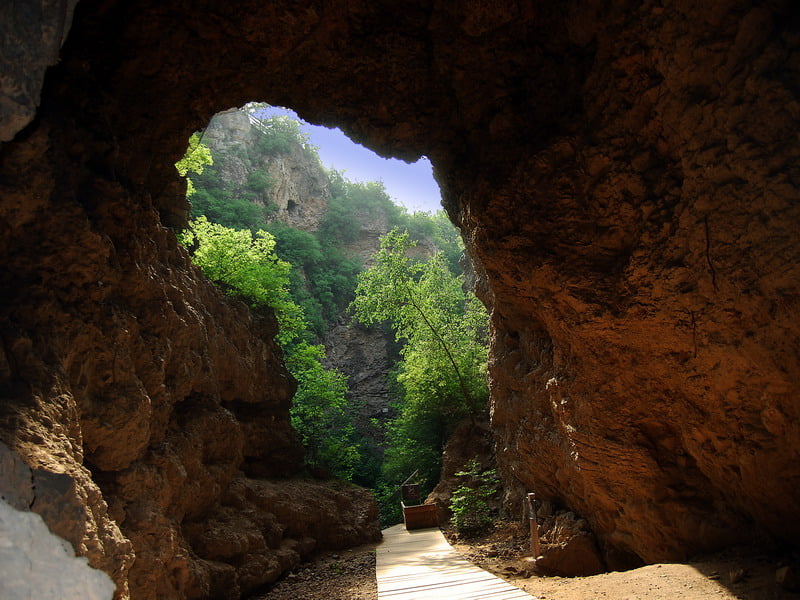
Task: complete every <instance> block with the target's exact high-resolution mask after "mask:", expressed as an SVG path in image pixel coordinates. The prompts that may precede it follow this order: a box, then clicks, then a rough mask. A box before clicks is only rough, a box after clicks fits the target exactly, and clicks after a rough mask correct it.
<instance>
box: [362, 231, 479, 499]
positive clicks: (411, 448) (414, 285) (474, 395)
mask: <svg viewBox="0 0 800 600" xmlns="http://www.w3.org/2000/svg"><path fill="white" fill-rule="evenodd" d="M413 246H414V242H413V241H412V240H411V239H410V236H409V234H408V233H407V232H403V233H400V232H399V231H397V230H393V231H392V232H390V233H388V234H387V235H386V236H384V237H383V238H382V240H381V248H380V250H379V251H378V253H377V254H375V256H374V257H373V259H374V265H373V266H372V267H371V268H370V269H369V270H367V271H365V272H364V273H362V274H361V275H359V278H358V286H357V288H356V297H355V300H354V301H353V303H352V307H353V309H354V312H355V316H356V318H357V319H359V320H360V321H361V322H362V323H365V324H374V323H379V322H381V321H388V322H389V323H390V324H391V326H392V327H393V329H394V330H395V333H396V337H397V338H398V339H399V340H403V341H404V342H405V345H404V346H403V348H402V349H401V356H402V360H401V361H400V363H399V365H398V367H397V370H396V381H397V384H398V386H399V389H400V395H401V400H400V401H399V402H398V403H397V404H396V405H395V409H396V411H397V417H396V418H395V419H393V420H392V421H391V422H390V423H389V424H388V426H387V432H386V439H387V442H388V447H387V449H386V452H385V458H384V467H383V477H384V480H385V481H387V482H392V481H394V482H397V481H402V480H403V479H405V477H407V476H408V475H409V474H410V473H412V472H413V471H414V470H415V469H419V471H420V477H421V483H422V485H423V487H424V488H426V489H430V487H432V485H433V484H434V483H435V482H436V481H437V479H438V475H439V468H440V460H441V451H442V449H443V447H444V443H445V441H446V439H447V435H448V434H449V433H450V431H451V430H452V428H453V427H454V426H455V424H456V423H458V421H460V420H461V419H462V418H464V417H465V416H468V415H474V414H478V413H480V412H482V411H483V410H484V409H485V406H486V400H487V397H488V388H487V384H486V362H487V348H486V343H485V333H486V328H487V323H488V316H487V315H486V311H485V309H484V308H483V306H482V305H481V304H480V303H479V302H478V301H477V300H476V299H475V298H474V296H472V295H471V294H465V293H464V292H463V290H462V286H461V281H460V279H459V278H458V277H456V276H454V275H453V274H452V273H451V272H450V270H449V269H448V268H447V265H446V262H445V259H444V257H443V256H442V255H441V254H437V255H435V256H434V257H432V258H431V259H430V260H428V261H427V262H425V263H422V262H415V261H413V260H412V259H411V258H409V256H408V252H409V250H410V249H411V248H412V247H413Z"/></svg>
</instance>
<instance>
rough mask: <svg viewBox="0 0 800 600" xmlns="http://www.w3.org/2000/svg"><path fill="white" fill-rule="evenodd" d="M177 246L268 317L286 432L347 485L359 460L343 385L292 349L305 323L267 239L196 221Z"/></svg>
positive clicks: (302, 346)
mask: <svg viewBox="0 0 800 600" xmlns="http://www.w3.org/2000/svg"><path fill="white" fill-rule="evenodd" d="M180 241H181V243H183V244H184V245H185V246H187V247H188V248H190V250H191V252H192V259H193V261H194V263H195V264H196V265H198V266H199V267H200V268H201V269H202V270H203V272H204V273H205V274H206V276H207V277H208V278H209V279H211V280H212V281H214V282H216V283H218V284H219V285H220V286H222V288H223V289H224V290H225V291H226V292H227V293H229V294H230V295H232V296H236V297H239V298H242V299H243V300H245V301H247V302H248V303H250V305H251V306H252V307H253V308H254V309H262V308H265V307H269V308H272V309H273V310H274V311H275V314H276V316H277V318H278V323H279V326H280V331H279V333H278V336H277V340H278V342H279V343H280V344H281V345H283V347H284V350H285V352H286V365H287V368H288V369H289V372H290V373H291V374H292V375H293V376H294V377H295V379H296V380H297V392H296V394H295V397H294V404H293V407H292V409H291V419H292V425H293V426H294V427H295V429H296V430H297V432H298V433H299V434H300V436H301V437H302V439H303V443H304V445H305V447H306V450H307V452H308V455H307V461H308V463H309V464H311V465H315V466H322V467H325V468H326V469H328V470H329V471H331V473H333V474H334V475H336V476H338V477H341V478H344V479H351V478H352V476H353V471H354V469H355V466H356V464H357V463H358V461H359V458H360V453H359V444H360V440H357V439H356V438H355V433H354V428H353V415H352V414H351V412H349V411H350V410H351V408H349V407H348V403H347V400H346V394H347V382H346V379H345V377H344V375H342V374H341V373H340V372H338V371H336V370H333V369H326V368H325V367H324V366H323V364H322V363H323V361H324V358H325V353H324V349H323V347H322V346H314V345H310V344H308V343H306V342H305V341H299V342H296V343H292V341H293V340H295V339H297V338H298V337H299V338H302V337H305V335H304V333H305V328H306V324H305V321H304V319H303V314H302V310H301V309H300V307H299V306H298V305H297V304H296V303H295V302H294V301H293V300H292V298H291V296H290V294H289V277H290V273H291V265H290V264H289V263H288V262H286V261H283V260H281V259H279V258H278V256H277V255H276V254H275V252H274V250H275V238H274V237H273V236H272V235H271V234H269V233H267V232H265V231H258V232H256V233H255V234H252V233H251V232H250V231H249V230H239V231H237V230H235V229H230V228H228V227H224V226H222V225H219V224H217V223H211V222H210V221H209V220H208V219H207V218H206V217H199V218H197V219H195V220H194V221H192V223H191V224H190V228H189V229H187V230H186V231H184V232H183V233H182V234H181V235H180Z"/></svg>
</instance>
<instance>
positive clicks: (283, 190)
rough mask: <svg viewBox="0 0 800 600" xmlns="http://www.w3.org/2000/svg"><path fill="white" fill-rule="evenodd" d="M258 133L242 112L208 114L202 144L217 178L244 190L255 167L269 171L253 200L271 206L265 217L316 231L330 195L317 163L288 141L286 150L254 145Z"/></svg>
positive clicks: (236, 188)
mask: <svg viewBox="0 0 800 600" xmlns="http://www.w3.org/2000/svg"><path fill="white" fill-rule="evenodd" d="M263 135H264V134H262V133H261V132H260V131H259V129H258V128H257V127H256V126H254V125H252V124H251V122H250V119H249V118H248V115H247V112H246V111H243V110H228V111H225V112H222V113H219V114H216V115H214V118H213V119H211V121H210V122H209V124H208V127H207V128H206V129H205V131H204V133H203V143H204V144H206V145H207V146H208V147H209V148H210V149H211V151H212V153H213V154H214V156H216V157H217V159H216V160H217V164H218V166H219V167H220V168H219V173H220V176H221V177H222V178H224V179H225V180H226V181H227V182H229V183H230V184H232V186H233V188H234V190H238V191H244V190H247V189H248V187H249V186H248V180H249V178H250V176H251V175H252V174H253V173H255V172H257V171H259V170H262V171H263V172H265V173H267V174H268V175H269V179H270V183H271V185H270V187H269V189H268V190H266V191H265V192H263V193H262V194H261V198H258V199H256V200H255V201H256V202H258V203H260V204H262V205H265V206H266V205H267V204H273V205H274V206H275V207H276V209H277V211H276V213H275V214H274V215H272V216H271V217H270V218H271V219H275V220H278V221H281V222H283V223H286V224H287V225H290V226H292V227H295V228H297V229H302V230H303V231H317V230H318V229H319V224H320V222H321V220H322V217H323V215H324V213H325V210H326V209H327V208H328V200H329V199H330V183H329V181H328V177H327V175H326V174H325V172H324V171H323V169H322V166H321V165H320V163H319V161H318V160H317V159H316V157H314V156H312V155H310V154H309V153H307V152H305V150H304V149H303V147H302V146H300V145H299V144H291V146H290V148H289V151H288V152H281V153H266V152H264V151H263V150H261V149H259V140H260V138H261V137H263Z"/></svg>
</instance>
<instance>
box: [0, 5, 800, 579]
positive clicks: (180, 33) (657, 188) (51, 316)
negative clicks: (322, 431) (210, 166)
mask: <svg viewBox="0 0 800 600" xmlns="http://www.w3.org/2000/svg"><path fill="white" fill-rule="evenodd" d="M799 46H800V25H799V24H798V11H797V9H796V8H795V7H794V6H793V5H792V3H791V2H789V1H786V0H774V1H769V2H755V1H750V0H715V1H712V2H707V3H703V4H702V6H701V5H697V4H696V3H691V2H686V1H685V0H664V1H658V2H657V1H655V0H644V1H641V2H633V1H630V2H628V1H625V0H612V1H602V2H601V1H600V0H596V1H588V2H566V3H552V2H532V3H516V2H494V3H491V4H487V3H483V2H478V1H477V0H476V1H467V2H459V3H435V2H432V1H426V0H418V1H415V2H409V3H393V2H366V1H348V2H344V1H341V2H324V3H323V2H314V1H312V2H307V3H302V5H297V4H295V3H290V2H282V1H276V2H270V3H263V2H255V1H254V0H253V1H244V2H241V3H237V4H236V5H235V6H234V5H229V4H228V3H222V2H214V1H211V0H209V1H207V2H203V3H201V5H198V4H196V3H189V2H180V1H179V2H171V3H169V5H164V3H160V2H155V1H154V0H136V1H129V2H124V3H123V2H114V1H112V0H106V1H102V2H101V1H100V0H83V1H82V2H80V3H79V4H78V7H77V9H76V13H75V20H74V23H73V28H72V31H71V33H70V37H69V38H68V40H67V43H66V45H65V47H64V49H63V51H62V60H61V63H60V64H59V65H58V67H56V68H54V69H51V71H50V73H49V75H48V78H47V81H46V85H45V89H44V92H43V96H42V97H43V101H42V107H41V109H40V110H39V112H38V116H37V119H36V120H35V121H34V122H33V123H32V124H31V125H30V126H29V127H28V128H27V129H26V130H25V131H23V132H21V133H19V134H18V135H17V138H16V140H15V141H14V142H13V143H10V144H6V145H4V146H3V148H2V180H1V181H2V186H3V193H2V197H3V200H2V205H0V210H1V211H2V216H3V219H4V232H3V236H2V242H1V243H0V255H1V256H0V257H1V258H2V264H3V271H2V286H3V288H4V289H7V290H10V293H9V294H7V295H5V296H4V300H3V303H4V304H3V315H4V320H3V335H4V346H3V347H4V357H5V358H4V360H3V363H2V365H3V376H4V381H5V383H4V387H3V390H4V400H3V402H4V404H3V406H4V409H3V415H4V416H3V431H4V433H3V439H4V440H6V441H9V442H10V443H9V445H12V446H13V447H15V449H17V450H18V451H19V452H20V453H22V454H23V455H25V456H26V457H28V460H29V462H33V463H36V464H35V465H32V466H36V467H37V468H38V467H39V466H45V465H46V464H47V463H48V461H53V464H54V465H59V467H58V468H62V469H63V468H64V467H62V465H65V464H67V465H71V466H70V467H69V469H71V471H70V474H71V475H72V477H73V478H74V479H75V480H77V479H80V480H81V481H83V482H84V483H83V484H81V485H82V487H81V488H80V489H81V490H83V491H82V492H81V493H83V494H88V495H90V496H92V497H96V496H97V488H96V487H92V486H93V484H91V483H89V474H90V473H89V471H88V470H87V468H86V467H82V466H81V462H82V460H81V459H82V453H83V452H85V453H86V454H85V463H86V465H87V466H88V467H90V468H92V469H93V470H94V471H96V472H95V473H94V477H95V480H96V481H97V482H99V484H100V488H101V489H102V490H103V493H104V494H105V496H106V497H109V498H112V500H111V501H110V502H109V506H110V508H109V513H108V514H109V515H111V517H110V518H106V517H105V516H104V514H105V513H103V510H104V509H102V508H98V510H97V511H96V512H97V514H98V515H99V516H97V517H93V518H94V519H95V522H102V523H103V524H104V526H103V527H100V528H98V531H101V535H102V536H105V537H102V538H101V539H102V540H103V544H104V545H105V546H104V547H109V546H110V545H113V544H118V545H119V544H121V543H122V542H121V541H120V538H119V533H118V530H117V529H116V528H115V527H113V526H112V525H110V524H112V521H113V520H116V521H118V522H119V521H121V522H122V527H123V530H124V529H125V527H126V526H129V523H130V521H128V525H126V520H127V519H143V518H145V517H146V515H147V513H146V511H143V512H139V513H136V511H132V512H133V513H134V514H131V515H130V516H128V513H125V514H124V517H125V519H123V518H122V517H123V513H122V512H121V508H120V507H119V506H118V505H115V503H114V500H113V498H114V497H115V496H114V493H112V491H111V490H112V489H114V490H117V489H119V490H123V489H124V486H121V479H120V477H119V475H118V473H123V472H125V471H124V470H123V471H117V470H116V469H120V468H122V469H124V468H125V465H126V464H128V463H126V461H129V460H132V459H133V458H135V457H136V456H137V454H136V452H137V450H136V449H139V450H138V451H141V449H142V448H145V447H147V448H150V447H152V448H154V450H155V451H156V452H155V454H152V456H153V457H154V458H153V460H151V461H149V462H146V463H145V464H146V465H147V467H146V468H147V472H148V473H149V474H150V475H148V477H150V476H152V477H154V478H159V477H167V475H168V474H170V473H175V472H176V469H175V468H174V467H173V466H171V465H170V461H169V454H158V451H159V448H161V449H166V448H168V447H169V444H167V445H164V442H166V441H167V440H168V438H169V435H175V436H181V437H182V436H184V435H185V434H184V433H182V432H181V429H179V428H175V429H174V430H171V429H170V426H169V425H170V423H178V424H181V425H182V424H183V422H182V421H180V419H181V418H183V419H188V418H190V417H194V416H195V415H194V414H193V413H192V414H191V415H190V414H183V416H181V411H180V410H179V409H180V406H181V403H178V405H177V408H178V410H176V411H175V413H173V414H175V415H176V416H175V417H172V416H170V415H169V414H167V413H168V411H161V410H159V409H158V408H156V407H158V406H160V404H158V403H156V404H155V405H154V408H153V409H152V410H150V413H148V410H145V409H143V408H142V407H141V406H140V404H141V403H137V401H136V400H131V399H136V398H141V397H142V394H141V389H142V388H144V389H147V390H148V393H149V394H150V395H151V396H152V395H154V394H155V395H156V396H157V395H158V394H165V393H171V390H175V391H179V394H178V395H180V394H183V395H182V396H181V397H182V398H187V397H189V396H190V394H192V393H194V395H193V396H192V397H193V398H195V399H196V401H197V402H199V403H200V404H201V405H203V402H204V401H205V399H206V398H207V397H209V396H211V397H217V396H218V395H219V396H220V397H226V396H225V395H224V390H226V389H227V390H229V393H230V394H231V395H230V396H227V397H229V398H239V397H242V398H244V399H245V400H253V399H254V398H253V396H252V392H251V391H248V390H250V389H251V388H250V383H255V382H256V381H259V382H260V381H274V380H275V377H279V376H278V375H276V373H279V371H277V370H273V369H271V368H268V367H267V366H264V365H262V366H255V369H256V372H257V373H258V376H256V375H255V374H253V372H252V371H251V370H250V369H251V366H252V365H250V364H249V361H251V360H252V361H255V358H254V357H255V356H257V355H258V354H259V353H263V351H264V348H263V346H261V345H259V343H257V342H255V341H253V339H252V338H251V337H249V335H245V332H244V331H242V330H244V329H248V327H247V324H248V323H249V322H250V319H251V317H250V316H248V315H247V314H246V313H245V312H243V311H242V309H241V308H240V307H236V306H228V305H226V303H225V302H224V300H223V299H221V298H220V297H219V296H215V292H213V290H211V289H210V288H209V287H208V286H207V284H204V283H203V282H202V281H201V280H200V278H199V276H198V275H197V274H196V273H195V272H194V271H193V270H192V269H191V268H190V267H189V266H188V265H187V264H186V258H185V255H184V254H183V253H182V252H181V251H180V250H178V249H177V247H176V245H175V241H174V238H173V236H172V234H171V233H170V232H169V231H167V230H165V229H162V228H161V225H160V223H159V219H158V217H157V215H156V211H158V214H159V215H160V218H161V223H163V224H166V225H177V224H180V223H181V221H182V219H183V218H184V217H185V210H186V206H185V203H184V201H183V200H182V195H181V190H180V186H179V185H178V182H177V181H176V177H175V174H174V172H173V169H172V163H173V162H174V161H175V160H176V159H177V158H178V157H179V156H180V155H181V153H182V151H183V147H184V144H185V140H186V139H187V138H188V135H189V134H190V133H191V131H193V130H194V129H196V128H198V127H200V126H202V124H204V123H206V122H207V121H208V119H209V118H210V117H211V115H212V114H213V113H214V112H216V111H218V110H222V109H226V108H229V107H231V106H240V105H242V104H244V103H245V102H247V101H251V100H263V101H267V102H270V103H272V104H281V105H289V106H292V107H293V108H295V109H296V110H297V111H298V113H299V114H300V115H301V116H302V117H303V118H305V119H307V120H309V121H312V122H316V123H321V124H328V125H331V124H338V125H340V126H342V128H343V129H344V130H345V131H346V132H348V133H349V134H351V135H352V136H353V137H354V138H356V139H358V140H359V141H362V142H364V143H368V144H369V145H370V146H371V147H372V148H373V149H376V150H377V151H379V152H382V153H384V154H387V155H388V154H391V155H394V156H397V157H401V158H405V159H413V158H415V157H417V156H419V155H420V154H426V155H428V156H429V157H430V158H431V159H432V162H433V163H434V166H435V173H436V176H437V178H438V180H439V182H440V184H441V185H442V187H443V193H444V197H445V203H446V207H447V209H448V210H449V212H450V214H451V216H452V217H453V218H454V220H455V221H457V222H458V223H459V224H460V225H461V227H462V231H463V233H464V236H465V239H466V242H467V246H468V250H469V252H470V254H471V256H472V257H473V259H474V260H475V263H476V268H477V272H478V276H479V280H478V287H479V289H480V290H481V292H482V294H483V296H484V298H485V300H486V301H487V303H489V304H490V305H491V307H492V324H493V334H492V357H493V358H492V364H491V374H492V426H493V428H494V430H495V435H496V437H497V439H498V440H499V441H498V448H497V451H498V463H499V466H500V469H501V472H502V474H503V476H504V479H505V480H506V483H507V484H508V485H509V486H510V488H511V489H513V490H518V491H520V492H521V491H523V490H527V489H534V490H536V491H537V492H538V493H539V495H540V496H542V497H546V498H549V499H551V500H554V501H557V502H561V503H563V504H564V505H566V506H568V507H569V508H571V509H573V510H575V511H577V512H578V513H579V514H580V515H581V516H583V517H585V518H586V519H587V520H588V522H589V523H590V525H591V526H592V528H593V530H594V532H595V534H596V535H597V536H598V539H599V542H600V544H601V546H602V547H603V549H604V552H605V558H606V561H607V563H608V564H609V566H615V565H622V564H627V563H629V562H630V561H631V560H634V559H636V557H639V558H641V559H644V560H648V561H650V560H663V559H670V558H679V557H682V556H685V555H687V554H690V553H693V552H697V551H700V550H703V549H709V548H714V547H719V546H720V545H724V544H727V543H730V542H736V541H743V540H747V541H750V540H751V539H752V536H753V535H754V534H765V535H768V536H771V537H772V538H773V539H780V540H784V541H791V540H796V539H797V536H798V534H800V531H799V530H798V528H800V518H798V516H800V505H799V504H798V503H799V502H800V499H798V497H797V495H796V491H797V490H798V489H800V467H798V464H800V461H798V457H799V456H798V455H799V454H800V429H799V428H800V418H798V417H800V414H798V413H799V412H800V409H799V408H798V402H797V394H798V389H797V385H798V384H797V382H798V381H800V372H799V371H800V369H798V355H799V352H798V351H799V350H800V348H799V347H798V346H799V344H800V342H798V339H800V338H798V327H799V325H798V323H799V321H798V319H797V315H798V308H800V301H799V300H798V299H800V290H798V281H800V277H799V275H800V273H799V272H798V271H799V270H800V267H799V266H798V264H800V260H798V259H800V256H798V253H800V248H798V246H797V244H796V239H797V233H796V232H797V231H798V225H799V224H800V223H799V222H800V214H799V213H800V202H798V176H799V175H800V174H799V173H798V161H797V158H798V157H797V154H798V149H799V148H800V146H798V143H797V134H798V116H799V115H798V113H799V112H800V105H799V104H798V98H797V95H798V90H800V85H799V84H800V73H799V72H798V69H800V55H799V52H800V49H799ZM154 209H155V210H154ZM120 307H122V308H120ZM209 307H213V309H211V308H209ZM166 317H168V318H166ZM237 332H242V335H243V336H244V337H241V338H239V340H240V341H238V342H234V341H231V340H235V339H237V336H238V335H239V334H238V333H237ZM176 340H178V341H176ZM223 349H227V351H224V350H223ZM176 351H177V353H176ZM204 353H213V354H214V355H215V357H213V358H212V357H206V356H205V354H204ZM243 353H244V354H243ZM234 357H237V358H235V360H234ZM248 357H249V358H248ZM162 359H163V360H162ZM232 362H243V363H246V364H245V365H242V364H238V365H232V364H231V363H232ZM266 362H267V363H269V361H266ZM142 363H148V364H147V367H146V368H144V367H140V366H139V365H141V364H142ZM275 368H276V369H277V367H275ZM204 369H205V371H204ZM226 374H227V375H228V379H227V380H226V379H225V376H226ZM134 376H135V377H134ZM219 377H222V381H223V382H225V383H220V382H219ZM137 379H138V381H137ZM162 383H163V385H164V386H166V389H165V390H164V391H159V390H161V389H162V388H160V387H159V386H160V385H161V384H162ZM153 385H154V386H155V387H153V388H152V389H151V388H150V387H148V386H153ZM260 385H261V389H263V387H265V386H264V385H263V383H261V384H260ZM275 385H276V386H277V385H278V384H277V383H276V384H275ZM234 389H235V390H239V391H236V392H233V391H232V390H234ZM176 397H177V396H176ZM111 400H113V401H114V406H116V404H117V403H121V406H122V407H126V408H125V410H126V411H127V412H124V413H123V414H127V415H130V416H131V417H132V418H130V419H124V420H123V419H120V418H118V416H117V414H116V411H114V412H113V413H111V414H110V413H109V410H108V407H109V406H111V404H110V403H109V401H111ZM184 401H185V400H184ZM284 401H285V400H281V402H284ZM167 404H169V403H167ZM235 404H236V406H249V405H248V404H247V402H245V401H243V402H241V403H235ZM278 404H280V402H278ZM208 405H209V406H211V408H209V412H210V413H211V414H209V415H208V416H207V418H206V417H195V418H201V420H202V419H205V420H206V421H207V422H208V423H209V424H213V426H212V431H214V429H213V427H217V429H216V431H217V432H218V433H219V432H223V431H227V430H226V429H225V427H226V423H227V424H229V425H230V420H229V419H228V417H227V416H224V417H223V416H221V415H220V414H219V410H218V409H217V408H213V407H219V404H215V403H213V402H212V403H210V404H208ZM234 408H235V407H234ZM186 412H189V411H186ZM228 412H229V413H230V412H235V410H229V411H228ZM247 412H248V415H250V414H252V413H253V412H254V411H252V410H250V411H247ZM215 415H216V417H215ZM230 426H232V425H230ZM239 426H240V427H241V425H239ZM117 429H121V430H122V431H124V432H127V431H130V432H133V433H135V434H136V435H134V436H133V437H132V438H130V443H129V442H127V441H126V443H125V444H123V445H122V446H121V447H120V445H119V444H118V443H117V440H118V439H121V438H122V436H121V435H118V434H117V433H116V430H117ZM194 431H196V432H197V435H198V436H200V437H204V436H205V437H204V439H208V438H209V437H214V438H216V436H214V435H212V434H206V433H202V431H204V429H203V428H201V427H200V424H198V425H197V429H195V430H194ZM145 432H149V433H147V434H145ZM288 435H289V434H288V431H287V436H288ZM81 436H82V437H83V444H82V445H81V444H80V443H76V442H78V441H79V440H80V439H81ZM269 439H272V437H271V436H270V438H269ZM150 440H154V441H155V444H153V442H151V441H150ZM158 443H161V444H162V445H161V446H157V444H158ZM187 443H188V442H187ZM148 444H149V445H148ZM287 444H288V442H287ZM210 445H211V446H212V447H213V444H210ZM212 452H213V451H212ZM264 452H266V449H262V452H261V453H259V455H258V457H257V458H259V459H260V458H261V456H262V455H263V453H264ZM156 456H158V457H159V458H158V460H155V457H156ZM31 457H33V458H31ZM229 458H230V455H228V454H227V453H225V454H224V456H223V455H216V459H217V460H220V461H222V462H223V463H225V461H226V460H229ZM156 463H157V464H156ZM255 464H263V461H260V460H259V461H256V463H255ZM142 468H144V467H142ZM53 470H54V471H55V470H56V468H55V467H53ZM222 470H223V471H224V470H225V469H224V468H223V469H222ZM177 472H178V473H179V472H180V469H177ZM109 474H111V475H109ZM142 477H144V475H142ZM104 478H108V479H104ZM146 480H147V479H146ZM154 480H155V479H154ZM136 481H138V480H136V479H135V478H134V479H133V480H132V483H131V484H129V485H130V486H131V487H136V485H137V483H136ZM120 493H122V492H120ZM169 500H170V499H169V498H163V497H159V498H158V500H157V501H158V502H160V503H162V504H163V506H165V507H169V506H172V504H170V502H169ZM509 500H510V502H512V503H513V504H518V502H517V500H518V499H516V498H510V499H509ZM153 502H156V499H155V498H147V501H146V502H145V504H144V505H145V506H150V505H152V503H153ZM148 503H149V504H148ZM98 506H99V505H98ZM165 510H167V511H168V510H175V509H168V508H165ZM100 513H103V514H100ZM99 535H100V534H99ZM98 543H99V542H98ZM134 544H135V542H134ZM153 553H154V554H153V556H154V558H155V556H157V551H156V550H155V549H154V550H153ZM97 554H99V555H102V554H103V551H99V552H98V553H97ZM128 556H130V554H128ZM137 562H138V560H137ZM101 566H104V568H105V569H106V570H107V571H109V572H113V571H114V570H115V569H116V570H120V569H124V568H127V567H126V566H125V563H124V561H122V562H117V563H113V564H106V565H101ZM175 567H176V569H177V571H178V572H180V567H179V566H178V565H175ZM139 583H142V584H144V582H140V581H137V585H138V584H139Z"/></svg>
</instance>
